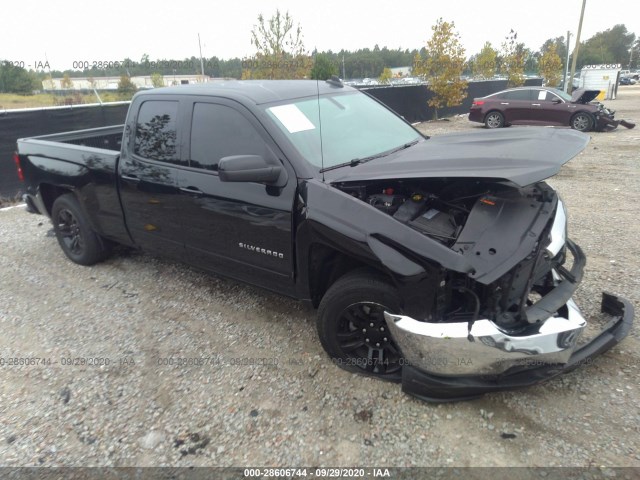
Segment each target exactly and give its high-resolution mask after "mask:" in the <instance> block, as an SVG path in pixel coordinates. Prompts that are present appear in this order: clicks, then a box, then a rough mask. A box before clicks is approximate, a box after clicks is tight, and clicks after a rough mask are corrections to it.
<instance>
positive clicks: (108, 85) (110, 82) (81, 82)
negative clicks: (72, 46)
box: [42, 74, 212, 90]
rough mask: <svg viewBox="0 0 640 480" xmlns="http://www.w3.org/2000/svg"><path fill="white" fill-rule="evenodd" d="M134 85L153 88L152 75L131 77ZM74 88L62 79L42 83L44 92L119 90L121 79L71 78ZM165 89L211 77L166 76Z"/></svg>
mask: <svg viewBox="0 0 640 480" xmlns="http://www.w3.org/2000/svg"><path fill="white" fill-rule="evenodd" d="M130 79H131V81H132V82H133V84H134V85H135V86H136V87H138V88H139V89H145V88H153V82H152V81H151V75H141V76H137V77H130ZM70 80H71V83H72V84H73V87H72V88H63V87H62V78H51V79H47V80H44V81H43V82H42V88H43V89H44V90H93V89H94V88H95V89H96V90H117V89H118V83H119V82H120V77H93V78H92V77H71V78H70ZM162 80H163V82H164V86H165V87H169V86H171V85H189V84H192V83H203V82H209V81H211V80H212V78H211V77H208V76H206V75H205V76H202V75H180V74H175V75H164V76H163V77H162Z"/></svg>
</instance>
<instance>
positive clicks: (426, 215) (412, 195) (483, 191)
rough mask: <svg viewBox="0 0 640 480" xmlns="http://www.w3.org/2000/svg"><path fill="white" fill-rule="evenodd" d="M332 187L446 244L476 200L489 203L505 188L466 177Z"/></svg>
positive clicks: (450, 242)
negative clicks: (455, 180)
mask: <svg viewBox="0 0 640 480" xmlns="http://www.w3.org/2000/svg"><path fill="white" fill-rule="evenodd" d="M334 186H336V187H337V188H339V189H340V190H342V191H343V192H345V193H347V194H349V195H351V196H353V197H356V198H358V199H360V200H361V201H363V202H365V203H368V204H369V205H371V206H373V207H375V208H377V209H378V210H380V211H382V212H384V213H386V214H387V215H390V216H392V217H393V218H395V219H396V220H398V221H399V222H401V223H404V224H406V225H408V226H410V227H411V228H413V229H415V230H417V231H419V232H421V233H423V234H424V235H426V236H428V237H430V238H432V239H434V240H436V241H438V242H440V243H442V244H444V245H446V246H448V247H451V246H452V245H453V244H454V243H455V242H456V240H457V238H458V236H459V234H460V232H461V231H462V229H463V228H464V225H465V223H466V221H467V218H468V216H469V213H470V212H471V210H472V209H473V206H474V205H475V204H476V202H478V201H485V202H492V200H491V196H493V195H494V194H495V193H496V189H504V188H508V187H506V186H501V185H496V184H492V185H491V186H490V185H489V184H487V183H484V182H477V181H470V180H461V181H457V182H446V183H445V182H437V181H432V182H428V181H425V182H420V183H417V182H415V181H407V182H405V181H401V180H388V181H383V182H372V183H366V184H336V185H334Z"/></svg>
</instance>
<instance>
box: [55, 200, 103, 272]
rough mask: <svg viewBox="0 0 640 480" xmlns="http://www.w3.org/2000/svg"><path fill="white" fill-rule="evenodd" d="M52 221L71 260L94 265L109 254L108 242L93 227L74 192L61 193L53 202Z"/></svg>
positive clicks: (62, 246)
mask: <svg viewBox="0 0 640 480" xmlns="http://www.w3.org/2000/svg"><path fill="white" fill-rule="evenodd" d="M51 221H52V222H53V230H54V232H55V234H56V238H57V239H58V243H59V244H60V247H61V248H62V251H63V252H64V253H65V255H66V256H67V257H69V259H70V260H71V261H73V262H75V263H78V264H80V265H93V264H94V263H98V262H100V261H102V260H104V259H105V258H106V257H107V256H108V254H109V248H108V246H107V244H106V242H105V241H103V239H101V238H100V236H98V234H96V233H95V232H94V231H93V230H92V229H91V226H90V225H89V222H88V221H87V219H86V218H85V215H84V213H83V211H82V209H81V208H80V204H79V203H78V201H77V200H76V198H75V197H74V196H73V195H72V194H70V193H69V194H66V195H61V196H60V197H58V198H57V199H56V201H55V202H53V207H52V208H51Z"/></svg>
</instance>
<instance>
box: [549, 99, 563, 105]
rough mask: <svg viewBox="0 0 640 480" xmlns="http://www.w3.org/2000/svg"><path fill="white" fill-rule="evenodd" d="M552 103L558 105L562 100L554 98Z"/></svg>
mask: <svg viewBox="0 0 640 480" xmlns="http://www.w3.org/2000/svg"><path fill="white" fill-rule="evenodd" d="M551 103H554V104H556V105H557V104H559V103H562V100H560V99H559V98H554V99H553V100H551Z"/></svg>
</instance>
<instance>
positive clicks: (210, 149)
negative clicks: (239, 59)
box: [180, 100, 297, 293]
mask: <svg viewBox="0 0 640 480" xmlns="http://www.w3.org/2000/svg"><path fill="white" fill-rule="evenodd" d="M189 123H190V125H191V128H190V132H189V138H190V141H189V142H188V145H189V147H188V148H189V154H188V156H189V168H187V169H185V170H184V171H183V172H182V173H183V177H182V180H181V185H180V187H181V188H180V190H181V192H182V195H183V196H184V200H183V202H181V204H182V205H183V210H182V211H181V212H180V216H181V219H182V222H183V225H184V228H185V232H184V233H185V245H186V250H187V255H188V257H189V261H190V262H191V263H193V264H194V265H197V266H198V267H201V268H205V269H207V270H211V271H215V272H219V273H221V274H223V275H227V276H230V277H234V278H237V279H240V280H243V281H246V282H249V283H253V284H256V285H259V286H262V287H265V288H269V289H271V290H275V291H279V292H282V293H291V292H293V287H294V283H293V265H294V258H293V245H292V207H293V201H294V195H295V192H296V188H297V186H296V184H297V182H296V177H295V174H294V172H293V170H292V169H291V167H290V166H289V164H288V162H286V161H283V164H284V165H285V168H286V169H287V171H288V174H289V179H288V182H287V184H286V185H285V186H284V187H283V188H274V187H268V186H266V185H263V184H259V183H250V182H222V181H220V178H219V177H218V172H217V165H218V162H219V161H220V159H221V158H223V157H227V156H232V155H261V156H263V157H265V158H266V157H268V156H269V157H271V158H274V157H276V158H279V159H281V160H282V159H283V155H282V154H281V153H280V152H279V150H278V149H277V147H276V146H275V144H274V143H273V141H272V140H271V139H270V138H269V136H268V135H267V134H266V132H265V131H264V129H263V128H262V126H261V125H260V124H259V122H257V120H256V119H255V118H254V117H253V116H252V115H251V113H250V112H248V111H247V110H245V109H244V107H242V106H240V105H238V104H236V103H235V102H232V101H225V100H219V101H218V102H215V101H204V100H196V101H195V102H194V103H192V115H191V119H190V122H189Z"/></svg>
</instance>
